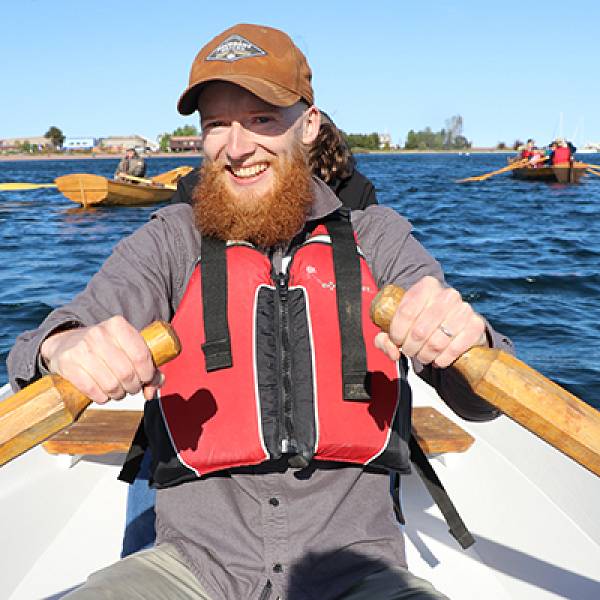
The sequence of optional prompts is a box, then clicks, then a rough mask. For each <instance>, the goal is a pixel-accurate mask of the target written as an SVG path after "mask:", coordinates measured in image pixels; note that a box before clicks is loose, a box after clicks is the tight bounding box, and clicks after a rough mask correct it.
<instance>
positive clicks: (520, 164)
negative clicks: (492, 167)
mask: <svg viewBox="0 0 600 600" xmlns="http://www.w3.org/2000/svg"><path fill="white" fill-rule="evenodd" d="M528 162H529V159H528V158H522V159H521V160H517V161H516V162H514V163H511V164H510V165H508V166H506V167H503V168H502V169H498V170H497V171H492V172H491V173H484V174H483V175H475V176H473V177H467V178H466V179H458V180H457V181H456V183H465V182H467V181H483V180H484V179H488V178H490V177H493V176H494V175H499V174H500V173H506V172H507V171H512V170H513V169H518V168H520V167H524V166H525V165H526V164H527V163H528Z"/></svg>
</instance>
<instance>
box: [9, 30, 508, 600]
mask: <svg viewBox="0 0 600 600" xmlns="http://www.w3.org/2000/svg"><path fill="white" fill-rule="evenodd" d="M311 79H312V74H311V70H310V67H309V66H308V63H307V61H306V58H305V57H304V55H303V54H302V52H301V51H300V50H299V48H298V47H297V46H296V45H295V44H294V43H293V41H292V40H291V39H290V38H289V36H288V35H287V34H285V33H284V32H282V31H279V30H276V29H272V28H270V27H266V26H260V25H249V24H241V25H236V26H234V27H231V28H229V29H227V30H226V31H224V32H222V33H221V34H219V35H218V36H216V37H215V38H214V39H213V40H211V41H210V42H209V43H208V44H206V45H205V46H204V47H203V48H202V49H201V50H200V52H199V53H198V55H197V56H196V58H195V60H194V62H193V64H192V68H191V71H190V79H189V85H188V87H187V88H186V90H185V91H184V92H183V94H182V95H181V97H180V99H179V103H178V109H179V112H180V113H181V114H183V115H190V114H193V113H194V112H195V111H196V110H197V111H198V112H199V114H200V123H201V129H202V138H203V148H204V160H203V163H202V168H201V173H200V176H199V180H198V185H197V186H196V188H195V189H194V191H193V198H192V200H193V204H192V205H188V204H186V203H178V204H174V205H169V206H167V207H164V208H163V209H161V210H159V211H157V213H155V214H154V215H153V218H152V219H151V220H150V222H149V223H147V224H146V225H144V226H142V227H141V228H140V229H139V230H138V231H136V232H135V233H133V234H132V235H131V236H129V237H128V238H125V239H124V240H122V241H121V242H120V243H119V244H118V245H117V247H116V248H115V250H114V252H113V254H112V255H111V256H110V257H109V258H108V259H107V261H106V262H105V263H104V264H103V266H102V267H101V269H100V271H99V272H98V273H97V274H96V275H95V276H94V277H93V278H92V280H91V281H90V282H89V284H88V286H87V287H86V289H85V290H84V291H83V292H82V293H81V294H79V295H78V296H77V297H76V298H75V299H74V300H73V301H72V302H70V303H69V304H67V305H66V306H64V307H62V308H58V309H55V310H54V311H53V312H52V313H50V315H49V316H48V317H47V318H46V319H45V320H44V322H43V323H42V324H41V325H40V327H39V328H38V329H37V330H35V331H32V332H26V333H24V334H22V335H21V336H19V337H18V338H17V341H16V344H15V346H14V347H13V349H12V350H11V352H10V354H9V357H8V361H7V364H8V369H9V375H10V381H11V385H12V386H13V387H14V388H15V389H18V388H20V387H22V386H24V385H27V384H28V383H31V382H32V381H34V380H35V379H37V378H39V377H40V376H41V375H42V374H44V373H45V372H47V371H50V372H54V373H58V374H60V375H63V376H65V377H67V379H69V380H70V381H71V382H72V384H73V385H75V387H77V388H78V389H80V390H82V391H83V392H84V393H86V395H87V396H88V397H89V398H91V399H92V401H94V402H97V403H100V404H103V403H106V402H107V401H109V400H118V399H121V398H123V397H124V396H125V395H126V394H127V393H136V392H139V391H143V393H144V396H145V398H146V399H147V402H146V403H145V407H144V426H143V428H141V429H140V430H139V436H136V439H137V442H139V447H136V448H135V449H134V452H132V453H130V456H129V459H130V460H128V461H127V462H126V464H125V467H124V472H123V475H124V477H125V478H126V479H131V477H132V476H135V471H136V470H137V465H136V458H137V457H140V456H142V455H143V452H142V453H140V450H143V447H144V446H145V444H146V443H147V444H149V446H150V449H151V454H152V458H153V460H152V481H153V485H154V487H155V488H157V502H156V523H157V543H156V545H155V546H154V547H153V548H151V549H149V550H145V551H143V552H138V553H136V554H133V555H131V556H128V557H127V558H125V559H122V560H120V561H119V562H117V563H115V564H114V565H112V566H110V567H107V568H105V569H103V570H102V571H99V572H97V573H95V574H93V575H91V576H90V578H89V579H88V581H87V582H86V583H85V584H84V585H83V586H82V587H81V588H78V589H77V590H74V591H72V592H70V593H68V594H67V595H66V596H65V598H70V599H79V600H85V599H91V598H108V597H111V598H119V599H122V600H128V599H134V598H144V599H146V600H163V599H164V598H177V599H178V600H192V599H194V600H200V599H203V600H209V599H213V600H216V599H217V598H219V599H223V600H239V599H247V598H248V599H259V598H260V599H267V598H269V599H270V600H275V599H276V598H281V599H283V598H300V597H304V598H308V597H310V598H319V599H320V600H328V599H333V598H335V599H338V600H343V599H345V598H352V600H359V599H360V600H363V599H365V600H366V599H372V598H377V599H378V600H391V599H394V598H396V599H397V598H409V597H410V598H411V599H413V600H443V599H445V600H447V599H446V597H445V596H444V595H443V594H442V593H440V592H438V591H437V590H435V589H434V588H433V586H432V585H431V584H429V583H428V582H426V581H424V580H423V579H421V578H419V577H416V576H414V575H413V574H412V573H411V572H410V571H409V570H408V566H407V564H406V556H405V550H404V539H403V533H402V530H401V529H400V528H399V527H398V523H397V522H396V519H395V516H394V506H393V502H392V498H391V496H390V472H394V473H397V474H407V473H409V472H410V463H409V434H410V431H411V402H410V388H409V384H408V381H407V379H406V371H407V366H408V365H407V361H408V360H409V359H410V360H412V362H413V365H414V368H415V371H416V373H417V374H418V375H420V376H421V377H422V378H424V379H425V380H426V381H428V382H430V383H431V384H432V385H434V387H435V388H436V390H438V391H439V393H440V395H441V396H442V398H444V400H445V401H446V402H447V403H448V404H449V406H450V407H451V408H452V409H453V410H454V411H455V412H457V413H458V414H460V415H461V416H462V417H464V418H467V419H472V420H477V421H482V420H489V419H492V418H495V417H496V416H498V414H499V413H498V411H497V410H496V409H494V408H493V407H492V406H490V405H489V404H487V403H486V402H485V401H483V400H482V399H481V398H479V397H478V396H476V395H475V394H473V393H470V392H469V391H468V389H466V386H465V384H464V380H462V379H461V378H460V376H457V373H456V372H455V371H454V368H453V367H452V364H453V363H454V361H455V360H456V359H457V358H458V357H459V356H460V355H462V354H463V353H464V352H466V351H467V350H468V349H469V348H472V347H474V346H478V345H481V346H492V347H499V348H503V349H507V350H509V351H510V348H511V344H510V342H509V341H508V340H507V339H506V338H504V337H503V336H501V335H500V334H499V333H497V332H496V331H494V329H493V328H492V327H491V326H490V324H489V323H487V322H486V321H485V320H484V318H483V317H482V316H481V315H479V314H478V313H476V312H475V310H474V309H473V307H472V306H471V305H470V304H469V303H467V302H465V301H464V300H463V299H462V297H461V296H460V294H459V293H458V291H456V290H454V289H452V288H450V287H448V285H447V284H446V282H445V280H444V275H443V272H442V269H441V266H440V265H439V263H438V262H437V261H436V260H435V259H434V258H433V257H432V256H431V255H430V254H429V253H427V251H426V250H425V249H424V248H423V246H421V244H420V243H419V242H418V241H417V240H416V239H415V237H414V236H413V235H412V234H411V226H410V224H409V223H408V221H406V220H405V219H404V218H402V217H401V216H400V215H399V214H398V213H396V212H395V211H394V210H393V209H391V208H389V207H383V206H378V205H372V206H368V207H367V208H366V209H365V210H357V211H351V212H350V211H347V210H345V209H344V208H343V205H342V203H341V202H340V200H339V199H338V198H337V197H336V196H335V194H334V193H333V191H332V190H331V189H330V188H329V187H328V186H327V184H325V183H324V182H323V181H321V180H320V179H319V178H317V177H314V176H313V175H312V172H311V169H310V166H309V162H308V151H309V149H310V146H311V145H312V144H313V143H314V141H315V139H316V138H317V135H318V133H319V128H320V112H319V110H318V108H317V106H316V105H315V101H314V93H313V89H312V83H311ZM351 250H353V251H351ZM388 283H394V284H397V285H400V286H402V287H404V288H405V289H407V292H406V294H405V296H404V298H403V300H402V302H401V303H400V304H399V306H398V307H397V309H396V310H395V313H394V315H393V318H392V321H391V324H390V329H389V332H387V333H386V332H383V331H380V330H379V329H378V328H377V327H376V326H375V325H374V324H373V323H372V322H371V321H370V320H369V319H368V318H366V311H368V308H369V305H370V302H371V301H372V299H373V298H374V296H375V294H376V292H377V289H378V288H379V287H382V286H383V285H385V284H388ZM156 319H163V320H172V324H173V327H174V328H175V330H176V331H177V333H178V334H179V336H180V337H181V341H182V353H181V354H180V356H179V357H177V358H176V359H175V360H173V361H172V362H170V363H168V364H167V365H164V366H163V367H161V371H162V373H161V371H159V370H158V369H156V367H155V366H154V364H153V362H152V358H151V355H150V352H149V350H148V348H147V346H146V344H145V342H144V340H143V337H142V336H141V335H140V334H139V331H138V330H139V329H140V328H142V327H143V326H145V325H147V324H148V323H150V322H151V321H154V320H156ZM159 388H160V395H158V389H159ZM115 508H118V507H113V506H107V507H106V510H107V511H114V510H115ZM453 531H454V529H453ZM467 533H468V532H467ZM457 539H464V538H463V536H462V534H460V535H458V536H457Z"/></svg>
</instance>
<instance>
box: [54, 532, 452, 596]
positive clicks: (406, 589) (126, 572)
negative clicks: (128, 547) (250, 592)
mask: <svg viewBox="0 0 600 600" xmlns="http://www.w3.org/2000/svg"><path fill="white" fill-rule="evenodd" d="M64 598H67V599H68V600H92V599H94V600H100V599H106V600H165V598H173V599H175V598H177V600H212V599H211V597H210V596H209V595H208V594H207V593H206V592H205V591H204V590H203V589H202V586H201V585H200V583H199V582H198V580H197V579H196V577H195V576H194V575H193V574H192V572H191V571H190V570H189V569H188V568H187V567H186V566H185V565H184V563H183V561H182V560H181V558H180V557H179V555H178V553H177V551H176V550H175V548H174V547H173V546H171V545H170V544H163V545H161V546H159V547H156V548H152V549H151V550H143V551H142V552H138V553H137V554H132V555H130V556H128V557H127V558H124V559H122V560H120V561H119V562H117V563H115V564H114V565H111V566H109V567H106V568H105V569H102V570H101V571H98V572H96V573H93V574H92V575H91V576H90V577H89V579H88V580H87V582H86V583H85V584H84V585H82V586H81V587H80V588H78V589H76V590H74V591H73V592H71V593H70V594H67V595H66V596H64ZM375 599H377V600H448V598H447V597H446V596H444V595H443V594H440V593H439V592H437V591H436V590H435V589H434V587H433V586H432V585H431V584H430V583H428V582H427V581H425V580H424V579H420V578H419V577H415V576H414V575H412V574H411V573H409V572H408V571H407V570H406V569H402V568H394V569H383V570H381V571H378V572H377V573H373V574H372V575H369V576H368V577H366V578H365V579H363V580H362V581H361V582H360V583H359V584H357V585H356V586H354V587H353V588H352V589H351V590H349V591H348V592H346V593H345V594H344V595H343V596H340V597H339V600H375ZM240 600H242V599H240ZM271 600H277V599H276V598H272V599H271Z"/></svg>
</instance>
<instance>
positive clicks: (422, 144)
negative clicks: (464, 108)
mask: <svg viewBox="0 0 600 600" xmlns="http://www.w3.org/2000/svg"><path fill="white" fill-rule="evenodd" d="M445 125H446V127H444V128H442V129H440V131H433V130H432V129H431V127H425V129H423V130H421V131H415V130H414V129H411V130H410V131H409V132H408V134H407V135H406V142H405V144H404V149H405V150H465V149H467V148H470V147H471V145H472V142H470V141H469V140H468V139H467V138H466V137H465V136H464V135H463V133H462V132H463V118H462V117H461V116H460V115H454V116H452V117H450V118H449V119H447V120H446V123H445Z"/></svg>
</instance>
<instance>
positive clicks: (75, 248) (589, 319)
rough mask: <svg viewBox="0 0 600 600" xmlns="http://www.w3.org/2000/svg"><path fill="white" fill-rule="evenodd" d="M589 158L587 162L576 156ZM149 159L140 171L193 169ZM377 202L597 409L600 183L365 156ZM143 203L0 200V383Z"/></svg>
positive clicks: (40, 177)
mask: <svg viewBox="0 0 600 600" xmlns="http://www.w3.org/2000/svg"><path fill="white" fill-rule="evenodd" d="M583 159H584V160H585V161H586V162H590V163H595V164H600V156H599V155H585V156H583ZM194 161H197V159H190V158H167V159H163V158H152V159H150V160H149V165H148V174H149V175H154V174H157V173H159V172H161V171H165V170H168V169H172V168H175V167H177V166H180V165H182V164H192V165H193V164H194ZM358 163H359V168H360V169H361V171H363V172H364V173H365V174H366V175H367V176H368V177H370V178H371V179H372V180H373V182H374V183H375V186H376V188H377V193H378V198H379V201H380V202H381V203H383V204H387V205H389V206H391V207H393V208H394V209H396V210H397V211H399V212H400V213H401V214H403V215H404V216H406V217H407V218H408V219H409V220H410V221H411V222H412V223H413V225H414V228H415V235H416V236H417V238H418V239H419V240H420V241H421V242H422V243H423V244H424V245H425V246H426V247H427V248H428V249H429V251H430V252H431V253H432V254H433V255H434V256H435V257H436V258H437V259H438V260H439V261H440V262H441V264H442V266H443V267H444V270H445V272H446V276H447V279H448V281H449V282H450V283H451V284H452V285H453V286H455V287H457V288H458V289H459V290H460V291H461V292H462V293H463V295H464V296H465V297H466V298H467V299H468V300H469V301H470V302H472V303H473V304H474V306H475V308H476V309H477V310H478V311H480V312H481V313H483V314H484V315H486V316H487V317H488V319H489V320H490V321H491V322H492V324H493V325H494V326H495V327H496V328H497V329H498V330H500V331H502V332H503V333H506V334H507V335H509V336H510V337H511V338H512V339H513V340H514V342H515V343H516V346H517V351H518V355H519V357H520V358H521V359H522V360H524V361H525V362H527V363H528V364H529V365H531V366H532V367H534V368H535V369H537V370H539V371H541V372H542V373H544V374H545V375H546V376H547V377H550V378H551V379H553V380H554V381H556V382H557V383H558V384H560V385H562V386H563V387H566V388H567V389H568V390H569V391H571V392H572V393H574V394H575V395H577V396H579V397H580V398H582V399H583V400H585V401H586V402H588V403H589V404H591V405H593V406H596V407H598V408H600V391H599V390H598V386H597V385H596V384H597V382H598V381H600V274H599V270H598V265H599V264H600V177H595V176H593V175H592V176H588V177H586V178H585V179H584V180H583V182H582V183H581V184H580V185H571V186H561V185H558V184H547V183H533V182H523V181H517V180H513V179H512V178H511V177H509V176H507V175H498V176H497V177H494V178H491V179H489V180H487V181H482V182H478V183H470V184H457V183H455V180H456V179H458V178H461V177H467V176H470V175H474V174H479V173H485V172H487V171H492V170H494V169H498V168H500V167H502V166H504V165H505V164H506V158H505V156H504V155H489V154H488V155H484V154H481V155H477V154H472V155H470V156H459V155H366V156H359V157H358ZM116 165H117V160H103V159H95V160H81V161H80V160H69V161H27V162H0V181H29V182H36V183H42V182H52V180H53V179H54V178H55V177H57V176H59V175H63V174H66V173H74V172H88V173H97V174H99V175H105V176H111V175H112V173H113V172H114V169H115V167H116ZM157 206H159V205H155V206H152V207H147V208H140V207H136V208H125V207H113V208H97V209H91V210H90V209H87V210H84V209H81V208H78V207H77V206H76V205H74V204H73V203H72V202H71V201H69V200H67V199H66V198H64V197H63V196H62V195H61V194H59V193H58V192H56V191H54V190H52V189H40V190H32V191H22V192H0V248H1V250H0V251H1V264H2V286H1V288H0V383H2V382H5V381H6V379H7V375H6V367H5V360H6V355H7V353H8V350H9V349H10V347H11V346H12V344H13V342H14V340H15V337H16V336H17V335H18V333H20V332H21V331H23V330H25V329H31V328H34V327H35V326H36V325H37V324H38V323H39V322H40V321H41V320H42V319H43V318H44V316H45V315H46V314H47V313H48V312H49V311H50V310H51V309H52V308H53V307H55V306H58V305H60V304H63V303H65V302H67V301H69V300H70V299H71V298H72V296H73V295H74V294H76V293H77V292H78V291H80V290H81V289H82V288H83V287H84V286H85V283H86V281H87V280H88V279H89V278H90V277H91V275H92V274H93V273H94V272H95V271H96V270H97V269H98V268H99V266H100V265H101V264H102V262H103V260H104V259H105V258H106V257H107V256H108V254H109V253H110V251H111V249H112V248H113V246H114V245H115V243H116V242H117V241H118V240H119V239H120V238H121V237H123V236H124V235H127V234H128V233H130V232H132V231H133V230H134V229H136V228H137V227H138V226H139V225H141V224H142V223H144V222H145V221H146V220H147V219H148V217H149V215H150V213H151V212H152V211H153V210H155V209H156V208H157Z"/></svg>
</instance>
